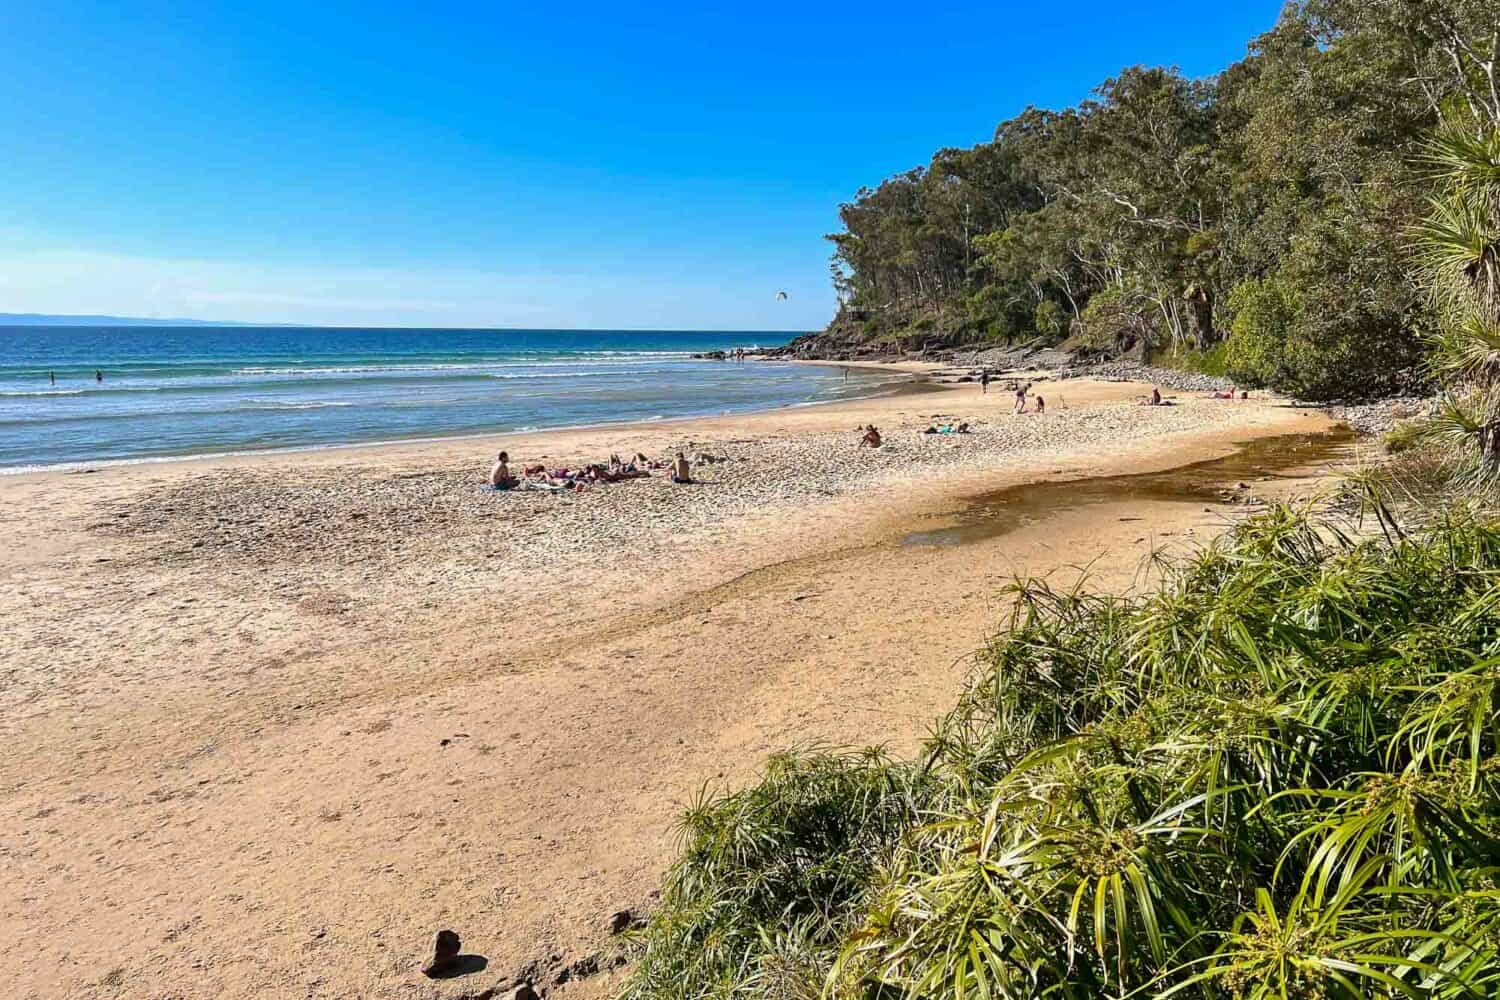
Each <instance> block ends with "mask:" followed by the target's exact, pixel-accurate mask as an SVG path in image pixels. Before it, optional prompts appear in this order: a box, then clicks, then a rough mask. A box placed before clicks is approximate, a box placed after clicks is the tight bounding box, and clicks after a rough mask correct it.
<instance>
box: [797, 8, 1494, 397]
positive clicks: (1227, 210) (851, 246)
mask: <svg viewBox="0 0 1500 1000" xmlns="http://www.w3.org/2000/svg"><path fill="white" fill-rule="evenodd" d="M1497 21H1500V3H1497V2H1496V0H1299V2H1292V3H1289V4H1288V5H1287V6H1286V8H1285V9H1284V11H1283V12H1282V15H1281V17H1280V18H1279V20H1278V22H1277V23H1276V25H1275V26H1274V27H1273V28H1271V30H1269V31H1267V32H1266V33H1265V34H1263V35H1261V36H1260V37H1258V38H1255V39H1253V40H1252V41H1250V43H1249V47H1248V54H1247V55H1246V56H1245V58H1244V59H1242V60H1240V61H1239V62H1236V63H1234V64H1233V65H1231V66H1229V67H1228V68H1227V69H1225V70H1224V71H1223V72H1221V73H1219V74H1217V75H1216V76H1212V77H1209V78H1206V79H1190V78H1188V77H1185V76H1184V75H1182V74H1181V73H1180V72H1178V71H1177V70H1175V69H1171V68H1162V67H1144V66H1132V67H1128V68H1125V69H1122V70H1121V71H1120V72H1119V73H1118V74H1117V75H1116V76H1114V77H1112V78H1110V79H1108V80H1105V81H1104V82H1103V83H1102V84H1100V86H1099V87H1098V88H1097V90H1096V91H1095V92H1094V94H1093V96H1092V97H1090V98H1089V99H1088V100H1085V101H1083V102H1082V103H1080V104H1079V105H1078V106H1076V107H1072V108H1067V109H1064V110H1061V111H1048V110H1042V109H1038V108H1028V109H1027V110H1025V111H1024V112H1022V113H1021V114H1020V115H1018V116H1016V117H1015V118H1012V119H1010V120H1008V121H1004V122H1001V123H1000V125H999V126H998V127H997V128H996V130H995V136H994V139H993V140H991V141H989V142H985V143H981V144H980V145H977V146H974V147H972V148H969V149H942V150H939V151H938V152H937V153H935V154H934V155H933V157H932V160H931V162H930V163H928V164H927V165H925V166H921V167H916V168H914V169H912V170H909V171H907V172H905V173H902V174H898V175H896V176H894V177H891V178H888V179H886V180H885V181H883V182H881V183H880V184H879V185H878V186H876V187H874V188H866V189H862V190H860V191H859V192H858V193H857V194H856V195H855V196H854V198H853V199H852V200H851V201H849V202H848V203H846V204H844V205H842V206H841V207H840V210H839V215H840V219H841V222H842V224H843V229H842V230H841V231H840V232H838V233H835V234H833V235H831V236H830V237H829V239H830V240H831V241H832V242H833V245H834V251H833V260H832V264H831V272H832V275H833V281H834V284H835V287H836V289H837V291H838V296H839V311H838V314H837V316H836V317H835V319H834V321H833V322H832V324H831V325H830V327H829V329H828V330H827V331H826V332H825V333H824V334H821V335H819V339H818V341H817V343H818V344H820V345H824V346H827V345H834V346H838V347H842V348H846V349H847V348H849V347H851V346H852V347H854V348H855V349H857V350H862V351H869V352H892V351H899V350H915V349H921V348H927V349H932V348H934V347H951V346H958V345H968V344H995V345H998V344H1016V343H1023V342H1036V343H1047V344H1063V345H1065V346H1066V347H1068V348H1070V349H1073V350H1075V351H1078V352H1080V353H1082V354H1084V355H1085V356H1087V355H1090V354H1106V355H1112V354H1123V353H1130V352H1142V351H1144V352H1146V353H1148V354H1154V355H1156V356H1158V357H1162V356H1166V357H1170V358H1173V359H1174V360H1176V361H1177V362H1178V363H1185V364H1188V365H1192V366H1195V367H1203V368H1204V369H1205V370H1211V371H1214V372H1215V373H1227V374H1229V375H1230V376H1231V377H1233V378H1235V379H1236V380H1238V381H1240V382H1241V383H1243V384H1247V385H1255V386H1266V387H1270V388H1274V389H1277V390H1280V391H1283V392H1286V393H1289V394H1293V395H1296V396H1299V397H1302V398H1305V399H1311V400H1326V399H1334V398H1351V397H1361V396H1375V395H1380V394H1383V393H1389V392H1392V391H1396V390H1400V389H1402V388H1407V387H1410V386H1411V385H1412V384H1413V383H1414V382H1417V381H1419V380H1420V378H1421V362H1422V360H1423V356H1424V345H1425V343H1426V340H1427V338H1428V337H1429V336H1430V335H1431V334H1432V333H1433V332H1434V330H1435V317H1434V315H1433V311H1432V308H1431V306H1430V304H1429V303H1428V302H1427V301H1426V300H1425V298H1424V297H1423V295H1422V294H1421V293H1420V290H1419V289H1418V288H1417V287H1416V284H1415V283H1414V281H1413V280H1412V278H1411V276H1410V261H1409V259H1408V251H1407V247H1408V245H1409V239H1408V236H1409V234H1410V232H1411V230H1412V228H1413V226H1415V225H1416V224H1417V223H1418V222H1419V220H1421V219H1422V218H1423V217H1424V216H1425V214H1426V212H1427V209H1428V201H1429V198H1430V197H1432V195H1433V193H1434V191H1433V183H1432V178H1431V174H1432V171H1431V168H1430V165H1429V164H1427V163H1426V162H1425V161H1424V158H1423V156H1422V148H1423V143H1424V141H1425V139H1426V137H1428V136H1429V135H1430V133H1431V132H1432V131H1433V130H1434V129H1435V128H1436V127H1438V126H1439V124H1440V123H1441V122H1443V121H1444V120H1445V119H1452V118H1455V117H1465V118H1468V119H1472V120H1475V121H1481V122H1488V123H1491V124H1494V123H1496V122H1500V94H1497V85H1496V67H1495V51H1494V46H1493V44H1492V38H1493V33H1494V28H1495V25H1496V23H1497Z"/></svg>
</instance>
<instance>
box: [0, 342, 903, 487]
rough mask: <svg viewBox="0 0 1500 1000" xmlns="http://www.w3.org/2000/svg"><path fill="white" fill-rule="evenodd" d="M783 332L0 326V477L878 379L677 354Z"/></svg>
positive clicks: (834, 392) (530, 422)
mask: <svg viewBox="0 0 1500 1000" xmlns="http://www.w3.org/2000/svg"><path fill="white" fill-rule="evenodd" d="M787 336H788V335H787V334H785V333H756V332H744V333H684V332H659V333H656V332H615V331H582V330H397V329H347V328H336V329H322V328H301V327H298V328H292V327H112V328H111V327H8V328H0V472H19V471H30V470H36V469H44V468H53V467H68V466H78V465H95V464H101V463H106V462H121V461H142V460H150V459H158V458H167V457H179V456H187V455H203V454H219V453H229V452H246V451H264V450H279V449H293V448H312V447H326V446H329V445H335V444H356V443H362V442H375V441H400V440H411V439H418V438H431V437H447V436H456V435H463V434H476V433H487V432H497V431H498V432H503V431H520V430H536V429H541V428H548V427H571V426H581V425H590V424H600V423H611V422H619V421H637V420H659V419H665V418H669V417H682V416H693V415H702V414H723V413H739V412H746V411H750V410H762V409H768V408H772V407H778V406H786V405H791V404H798V403H810V402H818V401H823V400H831V399H837V398H840V397H843V396H847V395H852V394H856V393H867V392H869V391H870V390H871V388H872V384H871V383H872V380H878V379H880V378H882V376H879V375H873V376H872V375H868V374H865V373H855V374H854V375H853V376H851V377H850V378H849V380H848V381H847V382H846V381H845V378H844V374H843V373H842V372H840V371H839V370H838V369H833V368H822V367H816V366H800V365H785V364H778V363H775V362H766V363H756V362H746V363H744V364H733V363H726V362H721V361H704V360H695V359H694V358H692V357H691V355H692V354H693V353H695V352H704V351H713V350H730V349H732V348H735V347H752V346H760V347H771V346H776V345H779V344H781V343H784V342H785V341H786V339H787ZM96 371H97V372H99V373H101V374H102V375H103V381H102V382H100V381H97V380H96V379H95V372H96ZM49 373H52V374H53V375H55V376H56V380H57V381H56V385H53V384H51V383H50V381H49V377H48V376H49Z"/></svg>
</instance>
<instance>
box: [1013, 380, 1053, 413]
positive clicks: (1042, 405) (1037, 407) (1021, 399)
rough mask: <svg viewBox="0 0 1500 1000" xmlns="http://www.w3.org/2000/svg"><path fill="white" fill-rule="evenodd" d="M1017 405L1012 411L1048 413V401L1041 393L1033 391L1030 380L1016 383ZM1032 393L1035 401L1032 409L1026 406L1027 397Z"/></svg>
mask: <svg viewBox="0 0 1500 1000" xmlns="http://www.w3.org/2000/svg"><path fill="white" fill-rule="evenodd" d="M1015 393H1016V405H1015V408H1014V409H1013V410H1011V412H1012V413H1046V412H1047V401H1046V400H1045V399H1043V398H1042V394H1041V393H1032V391H1031V383H1030V382H1025V383H1021V382H1017V383H1015ZM1028 395H1030V396H1031V400H1032V403H1033V407H1032V408H1031V409H1027V407H1026V397H1027V396H1028Z"/></svg>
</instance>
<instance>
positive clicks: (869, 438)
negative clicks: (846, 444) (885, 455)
mask: <svg viewBox="0 0 1500 1000" xmlns="http://www.w3.org/2000/svg"><path fill="white" fill-rule="evenodd" d="M859 447H861V448H879V447H880V432H879V431H878V430H876V429H875V425H874V424H868V425H866V426H865V436H864V437H862V438H860V439H859Z"/></svg>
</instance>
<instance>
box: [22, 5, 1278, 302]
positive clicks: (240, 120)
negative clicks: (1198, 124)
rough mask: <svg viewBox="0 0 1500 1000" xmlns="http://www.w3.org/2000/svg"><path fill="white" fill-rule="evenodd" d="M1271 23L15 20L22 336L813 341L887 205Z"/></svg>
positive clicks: (102, 16)
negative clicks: (31, 327)
mask: <svg viewBox="0 0 1500 1000" xmlns="http://www.w3.org/2000/svg"><path fill="white" fill-rule="evenodd" d="M1279 8H1280V0H1230V2H1226V3H1215V4H1205V3H1196V2H1192V3H1190V2H1187V0H1177V2H1167V0H1150V2H1146V0H1140V2H1132V0H1073V2H1071V3H1067V4H1049V3H1035V2H1027V3H1017V2H994V3H987V4H974V5H961V4H938V5H927V4H913V3H910V2H905V3H892V2H887V0H868V2H865V3H857V4H827V3H807V2H801V3H784V4H783V3H776V2H764V3H743V4H739V5H720V4H714V3H702V2H695V3H680V4H678V3H672V4H649V3H648V4H593V3H588V2H573V3H566V4H563V3H524V4H522V3H506V2H500V3H496V2H493V0H491V2H485V3H474V4H467V3H412V2H399V3H398V2H380V0H371V2H366V3H359V4H344V3H339V2H326V0H302V2H299V3H286V2H281V0H261V2H256V3H250V2H242V3H232V4H231V3H218V2H213V0H196V2H193V3H183V2H175V3H154V2H149V0H139V2H131V3H119V2H99V3H75V2H70V0H40V2H32V0H0V312H50V313H111V314H117V315H131V316H158V317H167V316H190V317H200V318H208V319H224V320H247V321H259V322H304V323H316V324H335V325H382V326H385V325H398V326H421V325H432V326H520V327H596V328H614V329H633V328H642V329H648V328H671V329H695V328H696V329H787V330H802V329H812V328H814V327H818V326H821V325H822V324H823V323H824V322H826V321H827V319H828V317H829V315H830V314H831V312H832V309H833V303H834V299H833V293H832V291H831V289H830V288H829V285H828V273H827V261H828V251H829V245H828V244H827V242H826V241H825V240H824V239H823V236H824V234H826V233H828V232H831V231H833V230H835V229H836V228H837V207H838V204H839V202H840V201H843V200H847V199H848V198H849V197H850V196H851V195H852V194H853V193H854V192H855V191H856V190H858V188H859V187H860V186H861V185H874V184H875V183H878V182H879V181H880V180H881V179H882V178H883V177H885V176H887V175H889V174H891V173H894V172H896V171H899V170H903V169H906V168H908V167H911V166H915V165H917V164H921V163H925V162H926V160H927V159H928V157H929V156H930V154H931V153H932V152H933V150H935V149H937V148H939V147H941V146H967V145H972V144H974V143H976V142H981V141H984V140H986V139H988V138H989V137H990V135H991V134H992V133H993V130H994V127H995V125H996V123H997V122H999V121H1000V120H1002V119H1003V118H1006V117H1009V116H1011V115H1013V114H1015V113H1016V112H1018V111H1020V110H1021V109H1022V108H1024V107H1025V106H1027V105H1028V104H1035V105H1039V106H1042V107H1061V106H1065V105H1068V104H1073V103H1076V102H1077V101H1078V100H1080V99H1081V98H1083V97H1085V96H1086V95H1087V93H1088V91H1089V90H1090V89H1091V88H1093V87H1094V86H1095V85H1096V84H1097V83H1099V81H1101V80H1102V79H1103V78H1104V77H1106V76H1108V75H1111V74H1112V73H1113V72H1114V71H1116V70H1118V69H1119V68H1120V67H1122V66H1125V65H1129V64H1134V63H1145V64H1166V65H1177V66H1180V67H1181V68H1182V69H1183V70H1184V71H1185V72H1188V73H1190V74H1194V75H1199V74H1207V73H1212V72H1215V71H1217V70H1219V69H1221V68H1222V67H1223V66H1225V65H1226V64H1228V63H1229V62H1231V61H1233V60H1235V59H1237V58H1239V57H1240V56H1241V55H1243V53H1244V51H1245V44H1246V42H1247V41H1248V40H1249V39H1250V38H1251V37H1252V36H1254V35H1255V34H1258V33H1259V32H1261V31H1264V30H1265V29H1267V28H1269V27H1270V26H1271V25H1272V23H1273V22H1274V21H1275V18H1276V14H1277V12H1278V10H1279ZM781 289H784V290H786V291H787V293H788V296H789V298H788V300H787V301H785V302H777V301H776V292H777V291H778V290H781Z"/></svg>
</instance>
